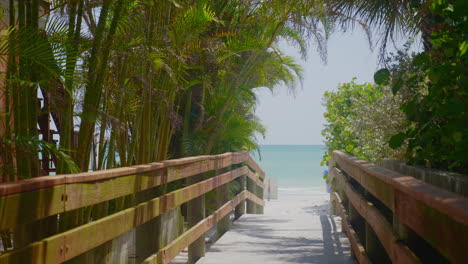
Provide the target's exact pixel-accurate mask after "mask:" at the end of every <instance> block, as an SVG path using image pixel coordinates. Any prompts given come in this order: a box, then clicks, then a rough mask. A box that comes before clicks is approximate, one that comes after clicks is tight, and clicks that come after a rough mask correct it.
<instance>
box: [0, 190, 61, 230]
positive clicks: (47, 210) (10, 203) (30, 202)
mask: <svg viewBox="0 0 468 264" xmlns="http://www.w3.org/2000/svg"><path fill="white" fill-rule="evenodd" d="M64 193H65V185H59V186H55V187H52V188H48V189H40V190H36V191H32V192H24V193H16V194H12V195H8V196H4V197H0V215H1V216H2V217H0V230H5V229H7V228H11V227H15V226H18V225H22V224H26V223H30V222H33V221H35V220H39V219H42V218H45V217H47V216H51V215H56V214H59V213H62V212H64V206H65V202H64V201H63V200H62V198H63V195H64Z"/></svg>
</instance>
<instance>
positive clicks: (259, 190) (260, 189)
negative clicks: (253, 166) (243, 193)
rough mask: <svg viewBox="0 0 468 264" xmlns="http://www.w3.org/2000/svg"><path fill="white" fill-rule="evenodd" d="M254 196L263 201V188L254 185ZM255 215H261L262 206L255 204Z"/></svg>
mask: <svg viewBox="0 0 468 264" xmlns="http://www.w3.org/2000/svg"><path fill="white" fill-rule="evenodd" d="M255 189H256V195H257V197H258V198H260V199H262V200H263V188H262V187H261V186H259V185H256V184H255ZM257 214H263V205H260V204H257Z"/></svg>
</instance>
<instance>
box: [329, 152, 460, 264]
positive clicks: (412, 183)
mask: <svg viewBox="0 0 468 264" xmlns="http://www.w3.org/2000/svg"><path fill="white" fill-rule="evenodd" d="M329 178H330V182H331V190H332V191H331V201H332V211H333V212H334V213H335V214H338V215H340V216H341V218H342V225H343V231H344V232H345V233H346V234H347V235H348V238H349V240H350V243H351V247H352V252H353V254H354V256H355V257H356V259H357V260H358V261H359V263H468V199H466V198H464V197H462V196H459V195H456V194H454V193H451V192H448V191H445V190H442V189H439V188H437V187H434V186H432V185H429V184H427V183H424V182H422V181H420V180H418V179H415V178H413V177H410V176H405V175H401V174H398V173H396V172H393V171H390V170H387V169H384V168H381V167H379V166H376V165H374V164H372V163H369V162H366V161H363V160H359V159H357V158H355V157H352V156H349V155H346V154H344V153H342V152H339V151H335V152H333V159H332V161H331V162H330V167H329Z"/></svg>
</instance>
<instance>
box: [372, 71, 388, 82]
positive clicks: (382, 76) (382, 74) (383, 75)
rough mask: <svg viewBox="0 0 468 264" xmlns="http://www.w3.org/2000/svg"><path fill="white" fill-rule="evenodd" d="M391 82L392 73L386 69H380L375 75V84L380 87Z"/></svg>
mask: <svg viewBox="0 0 468 264" xmlns="http://www.w3.org/2000/svg"><path fill="white" fill-rule="evenodd" d="M388 80H390V71H389V70H388V69H386V68H383V69H380V70H378V71H376V72H375V74H374V82H375V83H376V84H378V85H384V84H386V83H387V82H388Z"/></svg>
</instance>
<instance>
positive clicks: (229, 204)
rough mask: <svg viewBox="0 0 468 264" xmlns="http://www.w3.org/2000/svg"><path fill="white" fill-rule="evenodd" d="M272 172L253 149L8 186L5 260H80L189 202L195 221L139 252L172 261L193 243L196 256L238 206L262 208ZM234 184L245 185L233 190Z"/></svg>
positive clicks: (1, 225)
mask: <svg viewBox="0 0 468 264" xmlns="http://www.w3.org/2000/svg"><path fill="white" fill-rule="evenodd" d="M254 172H255V173H254ZM264 177H265V174H264V172H263V171H262V170H261V169H260V167H259V166H258V165H257V164H256V163H255V161H253V159H252V158H251V157H250V155H249V154H248V152H238V153H225V154H221V155H215V156H197V157H189V158H183V159H177V160H167V161H162V162H155V163H151V164H147V165H138V166H133V167H125V168H117V169H110V170H105V171H96V172H89V173H79V174H72V175H56V176H45V177H39V178H33V179H28V180H22V181H18V182H13V183H4V184H0V231H3V234H4V235H5V234H12V236H13V238H12V239H11V241H6V242H5V239H3V244H5V243H7V242H12V244H13V249H10V250H9V251H7V252H3V253H2V254H1V255H0V264H6V263H8V264H13V263H39V264H42V263H44V264H46V263H63V262H67V261H69V260H72V262H73V259H74V258H76V257H79V256H83V255H84V253H87V252H90V251H92V250H95V249H96V248H98V247H101V246H102V245H103V244H105V243H108V242H109V241H112V240H114V239H116V238H118V237H119V236H121V235H123V234H126V233H128V232H131V231H132V230H133V231H134V230H135V229H136V228H140V229H141V228H142V226H143V225H145V224H147V223H149V222H150V221H155V219H159V217H161V216H163V215H164V214H166V213H168V212H170V211H171V210H174V208H181V207H185V208H186V209H187V210H186V211H187V213H186V215H185V216H186V220H187V221H188V226H187V227H186V228H185V229H184V230H183V231H181V232H180V235H179V236H178V237H177V238H175V239H173V240H172V241H167V242H168V243H164V242H163V243H159V245H158V246H153V248H152V249H150V250H152V253H151V254H149V255H148V256H138V257H139V258H140V260H141V258H143V260H144V263H158V264H159V263H169V262H170V261H171V260H172V259H173V258H174V257H175V256H176V255H177V254H178V253H179V252H181V251H182V250H183V249H184V248H186V247H187V246H189V258H190V259H191V262H193V261H195V260H196V259H197V258H198V257H200V256H202V255H203V252H204V247H205V245H204V243H205V239H204V234H205V233H206V232H207V231H208V230H209V229H210V228H211V227H213V226H214V225H216V224H217V223H221V222H223V221H224V222H226V219H227V218H226V216H228V215H229V214H230V213H231V212H232V211H233V210H235V213H236V217H239V216H240V215H242V214H243V213H245V209H247V213H262V211H263V199H262V197H263V179H264ZM232 182H236V183H237V186H238V188H237V190H236V194H235V195H231V196H230V195H229V194H230V193H232V192H230V191H229V190H230V188H229V184H231V185H232ZM211 191H215V192H216V193H217V194H216V196H215V198H214V202H215V204H216V208H214V209H213V212H212V213H211V215H209V216H208V217H205V212H206V210H205V199H204V197H205V195H206V194H207V193H209V192H211ZM232 196H234V197H232ZM212 199H213V198H212ZM246 201H247V203H246V205H245V202H246ZM103 205H104V206H103ZM102 211H104V213H102ZM179 211H181V210H179ZM96 212H101V213H96ZM83 219H84V220H83ZM227 221H228V219H227ZM160 222H161V220H160ZM163 224H164V223H163ZM163 224H162V225H161V224H160V225H159V226H162V228H164V225H163ZM142 230H143V234H144V232H145V230H149V229H142ZM160 231H161V229H160ZM140 233H141V232H140ZM152 235H154V234H151V233H147V234H146V236H149V237H147V238H146V239H152V238H151V236H152ZM155 239H156V238H155ZM138 242H139V241H138V240H137V241H136V245H134V246H136V247H139V246H140V245H139V244H138ZM7 244H8V243H7ZM153 244H154V243H153ZM4 247H5V248H8V246H7V245H4ZM95 262H98V261H95ZM129 262H130V261H129ZM98 263H100V262H98ZM125 263H127V261H126V262H125Z"/></svg>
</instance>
